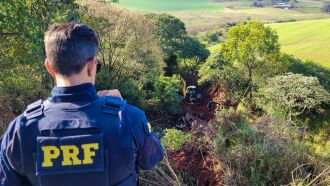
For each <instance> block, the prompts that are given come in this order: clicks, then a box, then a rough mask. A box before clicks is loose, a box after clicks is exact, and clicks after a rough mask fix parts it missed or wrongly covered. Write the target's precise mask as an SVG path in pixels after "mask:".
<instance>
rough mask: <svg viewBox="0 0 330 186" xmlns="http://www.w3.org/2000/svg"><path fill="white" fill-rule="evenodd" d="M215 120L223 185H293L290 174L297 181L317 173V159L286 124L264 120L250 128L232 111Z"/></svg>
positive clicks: (244, 120) (227, 111)
mask: <svg viewBox="0 0 330 186" xmlns="http://www.w3.org/2000/svg"><path fill="white" fill-rule="evenodd" d="M217 117H218V123H217V126H218V135H217V137H216V140H215V148H216V155H217V157H218V158H219V160H220V161H221V164H222V167H224V172H225V178H224V180H225V184H228V185H281V184H288V183H291V182H292V175H291V172H292V171H293V170H297V171H296V172H295V178H296V179H303V178H305V177H306V176H308V175H309V176H310V178H315V177H316V176H317V174H318V173H320V172H318V171H317V170H316V168H317V166H318V165H319V162H318V160H315V159H314V158H313V157H316V156H315V155H314V154H313V152H311V151H310V150H308V148H306V147H305V146H303V145H301V144H300V143H299V141H298V139H299V136H300V131H299V130H298V129H296V128H294V127H292V126H291V125H290V124H289V122H286V121H284V120H282V119H276V118H270V117H267V118H261V119H259V120H257V119H255V120H254V121H255V122H256V123H255V124H251V123H249V122H247V120H246V119H244V116H243V115H242V114H241V113H239V112H237V111H235V110H233V109H229V110H222V111H221V112H219V113H218V114H217ZM301 165H302V166H301ZM297 167H298V168H297Z"/></svg>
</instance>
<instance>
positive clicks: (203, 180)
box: [169, 145, 223, 185]
mask: <svg viewBox="0 0 330 186" xmlns="http://www.w3.org/2000/svg"><path fill="white" fill-rule="evenodd" d="M169 159H170V161H171V164H172V165H173V166H174V169H176V170H177V171H186V172H188V173H189V174H190V175H191V176H193V177H194V178H196V180H198V182H197V184H198V185H223V183H222V179H221V166H220V162H219V161H217V160H216V159H215V158H214V157H212V156H211V155H209V154H207V152H202V151H200V150H198V149H196V148H191V147H189V145H184V146H183V148H182V149H181V150H178V151H175V152H171V153H169Z"/></svg>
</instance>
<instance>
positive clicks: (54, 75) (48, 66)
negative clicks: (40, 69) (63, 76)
mask: <svg viewBox="0 0 330 186" xmlns="http://www.w3.org/2000/svg"><path fill="white" fill-rule="evenodd" d="M45 67H46V69H47V71H48V73H49V74H50V75H51V76H52V77H53V78H55V77H56V73H55V71H54V70H53V68H52V66H51V65H50V63H49V61H48V59H46V60H45Z"/></svg>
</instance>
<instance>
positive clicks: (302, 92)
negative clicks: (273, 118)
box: [259, 73, 330, 120]
mask: <svg viewBox="0 0 330 186" xmlns="http://www.w3.org/2000/svg"><path fill="white" fill-rule="evenodd" d="M259 96H260V103H259V106H260V107H262V108H263V109H265V110H266V111H267V113H269V114H271V115H280V114H283V115H284V116H286V117H287V118H288V119H290V120H292V119H294V118H299V117H302V118H306V117H308V116H309V115H315V114H317V113H320V112H321V111H322V106H323V107H324V105H326V104H329V103H330V94H329V93H328V92H327V91H326V90H325V89H324V88H323V87H322V86H321V85H320V83H319V81H318V79H317V78H316V77H306V76H303V75H301V74H292V73H288V74H285V75H280V76H276V77H273V78H270V79H268V80H267V85H266V86H264V87H262V88H261V89H260V90H259Z"/></svg>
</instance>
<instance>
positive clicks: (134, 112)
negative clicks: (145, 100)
mask: <svg viewBox="0 0 330 186" xmlns="http://www.w3.org/2000/svg"><path fill="white" fill-rule="evenodd" d="M124 114H127V115H129V116H132V117H135V118H143V119H144V118H145V113H144V111H143V110H141V109H140V108H138V107H136V106H133V105H131V104H126V108H125V110H124Z"/></svg>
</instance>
